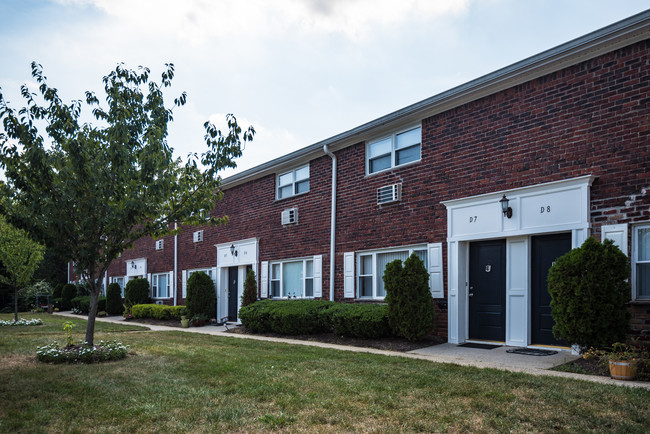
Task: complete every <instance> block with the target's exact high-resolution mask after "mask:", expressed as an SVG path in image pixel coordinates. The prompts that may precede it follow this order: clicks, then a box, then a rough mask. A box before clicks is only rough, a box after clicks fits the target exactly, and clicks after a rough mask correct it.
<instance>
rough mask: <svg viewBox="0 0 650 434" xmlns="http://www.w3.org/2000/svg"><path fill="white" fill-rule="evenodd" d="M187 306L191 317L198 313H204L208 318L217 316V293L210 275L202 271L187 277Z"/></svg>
mask: <svg viewBox="0 0 650 434" xmlns="http://www.w3.org/2000/svg"><path fill="white" fill-rule="evenodd" d="M185 306H186V307H187V311H188V315H189V316H191V317H193V316H194V315H197V314H203V315H205V316H207V317H208V318H212V317H214V316H215V313H216V311H217V307H216V294H215V292H214V283H213V282H212V279H210V276H208V275H207V274H205V273H204V272H202V271H199V272H196V273H192V275H191V276H190V278H189V279H187V299H186V300H185Z"/></svg>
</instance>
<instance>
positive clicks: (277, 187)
mask: <svg viewBox="0 0 650 434" xmlns="http://www.w3.org/2000/svg"><path fill="white" fill-rule="evenodd" d="M303 169H307V178H300V179H296V174H297V173H298V171H300V170H303ZM285 175H291V183H290V184H283V185H280V178H281V177H283V176H285ZM310 177H311V173H310V169H309V163H307V164H304V165H302V166H300V167H296V168H295V169H293V170H289V171H287V172H284V173H280V174H278V175H277V176H276V177H275V199H276V200H282V199H287V198H289V197H294V196H299V195H301V194H307V193H309V189H310V188H311V185H310ZM305 180H306V181H307V191H303V192H301V193H298V192H297V191H296V188H297V186H298V183H299V182H302V181H305ZM289 185H291V187H292V188H291V194H289V195H287V196H284V197H280V188H282V187H287V186H289Z"/></svg>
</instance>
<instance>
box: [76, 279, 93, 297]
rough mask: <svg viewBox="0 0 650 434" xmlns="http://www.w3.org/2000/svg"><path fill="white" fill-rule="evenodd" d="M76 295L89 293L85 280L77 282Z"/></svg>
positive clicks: (80, 295) (81, 295)
mask: <svg viewBox="0 0 650 434" xmlns="http://www.w3.org/2000/svg"><path fill="white" fill-rule="evenodd" d="M76 290H77V297H83V296H84V295H90V289H89V288H88V284H87V283H86V282H81V283H77V288H76Z"/></svg>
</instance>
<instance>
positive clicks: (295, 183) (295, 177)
mask: <svg viewBox="0 0 650 434" xmlns="http://www.w3.org/2000/svg"><path fill="white" fill-rule="evenodd" d="M277 190H278V191H277V197H278V199H284V198H285V197H291V196H295V195H297V194H301V193H307V192H308V191H309V164H307V165H306V166H302V167H299V168H298V169H295V170H292V171H291V172H286V173H283V174H281V175H279V176H278V180H277Z"/></svg>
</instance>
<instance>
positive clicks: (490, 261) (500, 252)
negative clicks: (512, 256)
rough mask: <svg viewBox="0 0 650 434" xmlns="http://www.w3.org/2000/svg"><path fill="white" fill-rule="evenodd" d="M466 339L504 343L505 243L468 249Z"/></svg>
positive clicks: (484, 243)
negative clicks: (467, 332)
mask: <svg viewBox="0 0 650 434" xmlns="http://www.w3.org/2000/svg"><path fill="white" fill-rule="evenodd" d="M469 338H470V339H481V340H490V341H500V342H503V341H505V340H506V240H491V241H478V242H474V243H470V245H469Z"/></svg>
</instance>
